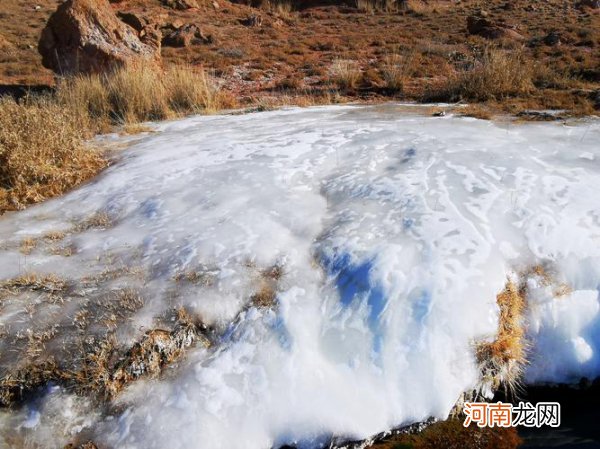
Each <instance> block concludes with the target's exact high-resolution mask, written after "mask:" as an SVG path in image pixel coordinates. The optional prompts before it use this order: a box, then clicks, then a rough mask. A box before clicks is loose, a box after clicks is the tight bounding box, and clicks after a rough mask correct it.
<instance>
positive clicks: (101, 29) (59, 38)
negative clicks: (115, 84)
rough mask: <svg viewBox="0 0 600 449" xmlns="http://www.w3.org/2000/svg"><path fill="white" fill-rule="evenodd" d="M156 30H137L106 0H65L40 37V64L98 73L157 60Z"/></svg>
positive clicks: (66, 71) (57, 69)
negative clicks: (116, 12) (119, 15)
mask: <svg viewBox="0 0 600 449" xmlns="http://www.w3.org/2000/svg"><path fill="white" fill-rule="evenodd" d="M160 41H161V36H160V34H159V31H158V30H151V29H145V30H144V33H143V34H142V33H139V32H138V31H136V30H135V29H134V28H132V27H130V26H129V25H127V24H125V23H124V22H122V21H121V20H119V18H118V17H117V16H116V14H115V12H114V11H113V9H112V7H111V6H110V3H109V2H108V0H67V1H66V2H65V3H63V4H61V5H60V6H59V7H58V9H57V10H56V12H54V14H52V16H51V17H50V19H49V20H48V23H47V25H46V27H45V28H44V30H43V31H42V35H41V38H40V41H39V45H38V50H39V52H40V54H41V55H42V64H43V65H44V67H47V68H49V69H51V70H54V71H55V72H56V73H59V74H61V75H63V74H73V73H99V72H104V71H107V70H111V69H113V68H115V67H123V66H126V65H130V64H139V63H152V64H159V63H160Z"/></svg>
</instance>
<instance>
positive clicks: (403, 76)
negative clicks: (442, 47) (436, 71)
mask: <svg viewBox="0 0 600 449" xmlns="http://www.w3.org/2000/svg"><path fill="white" fill-rule="evenodd" d="M416 63H417V58H416V57H415V54H409V55H398V54H392V55H389V56H387V57H386V58H385V59H384V61H383V66H382V69H381V74H382V77H383V80H384V82H385V87H386V89H388V90H390V91H394V92H399V91H401V90H402V89H403V88H404V85H405V84H406V82H407V80H408V79H409V78H410V77H411V76H412V75H413V74H414V70H415V64H416Z"/></svg>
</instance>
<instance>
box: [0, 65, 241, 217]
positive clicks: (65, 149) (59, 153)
mask: <svg viewBox="0 0 600 449" xmlns="http://www.w3.org/2000/svg"><path fill="white" fill-rule="evenodd" d="M230 100H231V99H230V98H228V97H227V95H222V94H221V92H220V90H219V88H218V86H217V85H216V83H215V82H213V81H212V79H211V78H210V77H209V76H208V75H206V73H204V71H202V70H194V69H192V68H191V67H187V66H175V67H172V68H170V69H167V70H166V71H165V72H164V73H163V72H160V71H158V70H156V69H153V68H150V67H144V66H142V67H135V68H127V69H120V70H116V71H114V72H112V73H108V74H105V75H86V76H75V77H72V78H68V79H64V80H62V81H61V82H60V83H59V85H58V87H57V90H56V93H55V95H54V96H44V97H28V98H26V99H25V100H24V101H22V102H20V103H17V102H15V101H14V100H12V99H8V98H1V99H0V214H1V213H3V212H5V211H7V210H18V209H23V208H24V207H25V206H27V205H29V204H32V203H37V202H40V201H43V200H45V199H47V198H51V197H54V196H57V195H60V194H62V193H64V192H66V191H68V190H69V189H72V188H73V187H75V186H77V185H78V184H81V183H82V182H84V181H86V180H87V179H89V178H91V177H92V176H94V175H95V174H96V173H98V171H100V170H101V169H103V168H104V167H106V165H107V161H106V159H105V158H104V157H103V155H102V154H100V153H99V152H98V151H96V150H93V149H91V148H90V147H89V146H88V145H86V143H85V138H89V137H91V136H92V135H93V134H95V133H99V132H106V131H108V130H110V129H111V128H112V127H113V126H114V125H122V124H125V125H127V126H129V127H132V126H134V125H135V124H138V123H140V122H144V121H149V120H162V119H166V118H170V117H176V116H180V115H184V114H189V113H199V112H213V111H216V110H218V109H220V108H221V106H223V105H227V106H230V105H231V101H230Z"/></svg>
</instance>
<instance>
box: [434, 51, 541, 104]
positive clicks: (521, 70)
mask: <svg viewBox="0 0 600 449" xmlns="http://www.w3.org/2000/svg"><path fill="white" fill-rule="evenodd" d="M533 75H534V72H533V68H532V65H531V64H530V63H528V61H527V60H526V58H525V55H524V53H523V51H522V50H519V49H517V50H512V51H505V50H500V49H496V48H487V49H485V50H484V52H483V54H482V55H481V57H480V58H479V60H478V61H476V63H475V64H474V66H473V67H472V68H470V69H469V70H467V71H464V72H460V73H458V74H456V75H454V76H451V77H450V78H449V79H448V81H447V82H446V83H444V84H443V85H442V86H440V87H438V88H437V89H435V90H431V91H429V92H428V93H426V95H425V99H426V101H459V100H473V101H486V100H502V99H505V98H507V97H512V96H519V95H527V94H529V93H531V92H532V91H533V89H534V85H533Z"/></svg>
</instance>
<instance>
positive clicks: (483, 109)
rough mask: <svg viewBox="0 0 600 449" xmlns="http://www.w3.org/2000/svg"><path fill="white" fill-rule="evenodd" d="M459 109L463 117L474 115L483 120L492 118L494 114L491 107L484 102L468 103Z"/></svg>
mask: <svg viewBox="0 0 600 449" xmlns="http://www.w3.org/2000/svg"><path fill="white" fill-rule="evenodd" d="M458 111H459V113H460V115H461V116H463V117H474V118H478V119H481V120H491V119H492V117H493V116H494V115H493V114H492V111H491V110H490V108H489V107H487V106H485V105H483V104H468V105H466V106H465V107H463V108H460V109H459V110H458Z"/></svg>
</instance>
